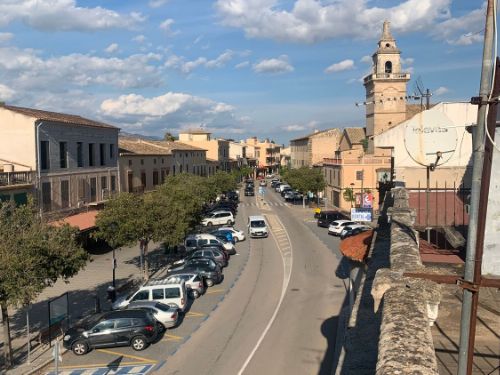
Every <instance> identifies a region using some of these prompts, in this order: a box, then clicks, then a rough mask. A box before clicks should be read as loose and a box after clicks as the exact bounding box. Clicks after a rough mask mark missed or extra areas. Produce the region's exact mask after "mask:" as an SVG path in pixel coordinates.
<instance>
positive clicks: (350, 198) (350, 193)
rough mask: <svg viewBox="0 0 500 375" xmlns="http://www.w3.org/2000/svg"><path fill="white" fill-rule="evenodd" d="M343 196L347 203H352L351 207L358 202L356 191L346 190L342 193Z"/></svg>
mask: <svg viewBox="0 0 500 375" xmlns="http://www.w3.org/2000/svg"><path fill="white" fill-rule="evenodd" d="M342 195H343V197H344V200H345V201H346V202H350V203H351V207H352V204H353V202H354V201H355V200H356V196H355V195H354V189H352V188H347V189H345V190H344V192H343V193H342Z"/></svg>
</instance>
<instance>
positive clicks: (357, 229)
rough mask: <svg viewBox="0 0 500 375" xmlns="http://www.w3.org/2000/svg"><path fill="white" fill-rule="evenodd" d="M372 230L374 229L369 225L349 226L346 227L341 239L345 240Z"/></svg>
mask: <svg viewBox="0 0 500 375" xmlns="http://www.w3.org/2000/svg"><path fill="white" fill-rule="evenodd" d="M370 229H372V228H371V227H369V226H368V225H365V224H354V225H348V226H346V227H344V229H343V230H342V232H341V233H340V238H341V239H344V238H347V237H350V236H354V235H356V234H358V233H361V232H364V231H367V230H370Z"/></svg>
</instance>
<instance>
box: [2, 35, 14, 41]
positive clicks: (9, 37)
mask: <svg viewBox="0 0 500 375" xmlns="http://www.w3.org/2000/svg"><path fill="white" fill-rule="evenodd" d="M13 37H14V34H12V33H0V43H5V42H8V41H9V40H11V39H12V38H13Z"/></svg>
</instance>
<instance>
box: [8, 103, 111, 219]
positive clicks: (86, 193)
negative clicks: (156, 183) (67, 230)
mask: <svg viewBox="0 0 500 375" xmlns="http://www.w3.org/2000/svg"><path fill="white" fill-rule="evenodd" d="M118 132H119V129H118V128H117V127H115V126H112V125H108V124H104V123H101V122H97V121H93V120H89V119H86V118H83V117H80V116H75V115H69V114H62V113H55V112H48V111H42V110H37V109H31V108H22V107H14V106H8V105H2V106H0V134H1V136H0V159H4V160H12V161H13V162H14V163H12V168H13V169H14V171H16V169H17V168H19V169H22V170H26V169H29V170H31V171H35V172H36V178H35V196H36V200H37V202H38V203H39V205H40V209H41V211H42V212H45V213H47V214H49V213H51V214H57V213H61V214H63V213H64V212H67V211H72V210H76V209H81V208H84V207H87V206H95V205H97V204H99V203H100V202H102V201H104V200H106V199H108V198H109V196H110V195H111V194H113V193H115V192H117V191H118V190H119V181H118V178H119V173H118ZM9 168H11V167H9Z"/></svg>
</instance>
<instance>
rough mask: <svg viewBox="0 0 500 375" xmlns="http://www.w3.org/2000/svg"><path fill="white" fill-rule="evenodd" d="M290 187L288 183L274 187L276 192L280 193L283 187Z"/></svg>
mask: <svg viewBox="0 0 500 375" xmlns="http://www.w3.org/2000/svg"><path fill="white" fill-rule="evenodd" d="M291 188H292V187H291V186H290V185H287V184H280V185H279V186H278V187H277V188H276V191H277V192H278V193H281V192H282V191H283V190H285V189H291Z"/></svg>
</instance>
